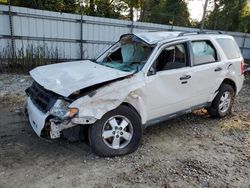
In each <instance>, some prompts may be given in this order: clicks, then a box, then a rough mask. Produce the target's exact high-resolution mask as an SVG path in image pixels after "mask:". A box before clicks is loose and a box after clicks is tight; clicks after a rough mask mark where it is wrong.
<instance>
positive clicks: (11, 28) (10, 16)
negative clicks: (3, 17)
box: [8, 0, 15, 58]
mask: <svg viewBox="0 0 250 188" xmlns="http://www.w3.org/2000/svg"><path fill="white" fill-rule="evenodd" d="M10 1H11V0H9V5H8V8H9V25H10V40H11V50H12V58H14V57H15V40H14V36H13V31H14V27H13V21H12V12H11V2H10Z"/></svg>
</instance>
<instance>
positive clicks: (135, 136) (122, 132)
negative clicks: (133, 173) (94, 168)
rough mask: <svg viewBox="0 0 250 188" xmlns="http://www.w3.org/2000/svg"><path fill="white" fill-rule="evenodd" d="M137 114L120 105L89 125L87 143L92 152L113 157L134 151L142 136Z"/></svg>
mask: <svg viewBox="0 0 250 188" xmlns="http://www.w3.org/2000/svg"><path fill="white" fill-rule="evenodd" d="M142 132H143V131H142V125H141V120H140V117H139V115H138V114H137V113H136V112H135V111H134V110H133V109H131V108H130V107H128V106H124V105H121V106H119V107H118V108H116V109H115V110H112V111H110V112H108V113H106V114H105V115H104V116H103V117H102V119H100V120H98V121H97V122H96V123H94V124H93V125H91V126H90V127H89V143H90V146H91V149H92V151H93V152H94V153H96V154H97V155H99V156H103V157H113V156H118V155H125V154H128V153H132V152H134V151H135V150H136V149H137V148H138V146H139V144H140V141H141V138H142Z"/></svg>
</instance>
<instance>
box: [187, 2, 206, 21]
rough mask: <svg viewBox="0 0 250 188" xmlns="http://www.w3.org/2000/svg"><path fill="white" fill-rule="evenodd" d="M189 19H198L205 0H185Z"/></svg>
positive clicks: (200, 16)
mask: <svg viewBox="0 0 250 188" xmlns="http://www.w3.org/2000/svg"><path fill="white" fill-rule="evenodd" d="M187 2H188V9H189V13H190V17H191V19H194V20H198V21H200V20H201V18H202V14H203V6H204V4H205V0H187Z"/></svg>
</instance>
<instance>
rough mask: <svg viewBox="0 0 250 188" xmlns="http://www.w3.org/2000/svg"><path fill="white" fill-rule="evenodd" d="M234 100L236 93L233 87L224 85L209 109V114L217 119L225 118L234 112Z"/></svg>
mask: <svg viewBox="0 0 250 188" xmlns="http://www.w3.org/2000/svg"><path fill="white" fill-rule="evenodd" d="M234 98H235V92H234V89H233V87H232V86H231V85H228V84H222V85H221V87H220V88H219V92H218V94H217V95H216V97H215V98H214V100H213V102H212V105H211V106H210V107H209V108H208V113H209V114H210V115H211V116H212V117H216V118H222V117H225V116H226V115H228V114H230V113H231V111H232V106H233V102H234Z"/></svg>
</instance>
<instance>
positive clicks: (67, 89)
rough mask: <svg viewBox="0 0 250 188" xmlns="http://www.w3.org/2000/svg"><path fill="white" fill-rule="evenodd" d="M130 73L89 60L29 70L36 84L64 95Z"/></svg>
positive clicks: (66, 95)
mask: <svg viewBox="0 0 250 188" xmlns="http://www.w3.org/2000/svg"><path fill="white" fill-rule="evenodd" d="M130 74H131V73H130V72H123V71H120V70H116V69H113V68H109V67H105V66H102V65H98V64H96V63H93V62H91V61H89V60H85V61H76V62H68V63H58V64H52V65H45V66H41V67H37V68H35V69H33V70H31V71H30V75H31V76H32V78H33V79H34V80H35V81H36V82H37V83H38V84H40V85H41V86H43V87H44V88H45V89H48V90H50V91H53V92H55V93H57V94H59V95H62V96H64V97H68V96H69V95H70V94H72V93H73V92H75V91H78V90H80V89H83V88H86V87H89V86H92V85H95V84H99V83H102V82H106V81H110V80H113V79H117V78H121V77H125V76H127V75H130Z"/></svg>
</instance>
